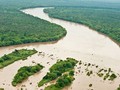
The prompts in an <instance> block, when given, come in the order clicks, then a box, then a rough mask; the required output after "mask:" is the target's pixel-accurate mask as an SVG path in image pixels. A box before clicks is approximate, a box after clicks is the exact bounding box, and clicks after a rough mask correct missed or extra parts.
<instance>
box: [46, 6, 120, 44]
mask: <svg viewBox="0 0 120 90" xmlns="http://www.w3.org/2000/svg"><path fill="white" fill-rule="evenodd" d="M44 12H45V13H47V14H48V15H49V16H50V17H53V18H57V19H62V20H67V21H71V22H75V23H79V24H83V25H86V26H88V27H89V28H91V29H93V30H96V31H98V32H99V33H100V34H103V35H106V36H108V37H109V38H110V39H111V40H113V41H114V42H115V43H117V44H118V45H119V46H120V34H119V32H120V30H119V28H120V27H119V26H120V25H119V23H120V22H119V18H120V17H119V10H116V9H107V8H104V9H103V8H90V7H84V8H83V7H55V8H52V9H45V10H44ZM113 13H114V14H113Z"/></svg>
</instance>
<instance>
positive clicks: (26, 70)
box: [12, 64, 43, 86]
mask: <svg viewBox="0 0 120 90" xmlns="http://www.w3.org/2000/svg"><path fill="white" fill-rule="evenodd" d="M41 69H43V66H42V65H40V64H37V65H35V66H24V67H21V68H20V69H19V70H18V72H17V74H16V75H15V76H14V79H13V81H12V85H13V86H16V85H17V84H19V83H22V81H23V80H25V79H27V78H28V77H29V76H31V75H33V74H35V73H37V72H39V71H40V70H41Z"/></svg>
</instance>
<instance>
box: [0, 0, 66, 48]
mask: <svg viewBox="0 0 120 90" xmlns="http://www.w3.org/2000/svg"><path fill="white" fill-rule="evenodd" d="M42 2H43V1H42ZM43 3H47V1H46V2H43ZM41 4H42V3H41V0H39V1H38V0H36V1H33V0H28V1H25V0H20V1H18V0H4V1H3V0H0V47H2V46H9V45H17V44H23V43H32V42H48V41H56V40H59V39H60V38H62V37H63V36H65V35H66V30H65V29H64V28H62V27H61V26H59V25H56V24H53V23H50V22H48V21H45V20H42V19H39V18H37V17H33V16H31V15H27V14H24V13H23V12H21V11H20V10H21V9H22V8H25V7H31V6H33V7H34V6H38V5H41Z"/></svg>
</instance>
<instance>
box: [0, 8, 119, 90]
mask: <svg viewBox="0 0 120 90" xmlns="http://www.w3.org/2000/svg"><path fill="white" fill-rule="evenodd" d="M43 9H44V8H32V9H25V10H22V12H23V13H26V14H29V15H32V16H34V17H38V18H41V19H44V20H47V21H49V22H51V23H56V24H58V25H61V26H62V27H63V28H65V29H66V30H67V35H66V36H65V37H64V38H62V39H61V40H59V41H57V42H51V43H31V44H23V45H15V46H8V47H1V48H0V56H3V55H4V54H8V53H10V52H12V51H14V50H15V49H23V48H27V49H33V48H35V49H36V50H37V51H39V52H42V54H40V55H39V53H37V54H35V55H32V56H31V57H28V59H27V60H25V61H22V60H20V61H17V62H15V63H13V64H11V65H9V66H7V67H5V68H3V69H0V87H2V88H5V90H21V88H23V90H41V89H44V87H45V86H43V87H41V88H38V87H37V83H38V82H39V81H40V80H41V79H42V78H43V76H44V75H45V74H46V73H47V72H48V70H49V67H51V66H52V65H53V64H54V63H55V62H56V61H57V59H65V58H67V57H72V58H75V59H77V60H82V61H83V62H87V63H92V64H96V65H99V67H101V68H112V70H113V71H115V72H116V73H119V74H120V68H119V65H120V47H119V46H118V45H117V44H116V43H114V42H113V41H112V40H111V39H109V38H108V37H106V36H104V35H101V34H99V33H97V32H96V31H94V30H92V29H90V28H89V27H87V26H84V25H81V24H76V23H73V22H69V21H64V20H59V19H54V18H50V17H49V16H48V15H47V14H45V13H44V12H43ZM33 61H34V62H36V63H40V64H41V65H43V66H45V68H44V69H42V70H41V71H40V72H39V73H37V74H35V75H33V76H31V77H29V78H28V79H27V80H25V81H24V82H23V83H22V84H19V85H18V86H16V87H13V86H12V85H11V81H12V79H13V77H14V75H15V74H16V73H17V70H18V69H19V68H20V67H22V66H29V65H35V63H32V62H33ZM78 67H79V66H78ZM91 69H93V70H96V69H95V68H91ZM75 70H76V71H77V67H76V69H75ZM31 82H32V84H31ZM89 84H93V86H92V87H89ZM119 84H120V78H119V77H118V78H117V79H116V80H115V81H113V82H110V81H103V79H102V78H99V77H97V76H95V75H94V76H91V77H87V76H86V75H85V73H84V72H83V73H80V74H75V80H74V81H73V84H72V85H71V86H70V87H66V88H65V90H91V89H94V90H116V88H117V87H118V86H119Z"/></svg>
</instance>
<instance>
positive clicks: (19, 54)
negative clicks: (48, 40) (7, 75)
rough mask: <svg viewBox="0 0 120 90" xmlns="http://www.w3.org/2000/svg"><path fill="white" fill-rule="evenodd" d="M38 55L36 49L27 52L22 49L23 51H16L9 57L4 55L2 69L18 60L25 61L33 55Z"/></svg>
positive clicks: (0, 60)
mask: <svg viewBox="0 0 120 90" xmlns="http://www.w3.org/2000/svg"><path fill="white" fill-rule="evenodd" d="M35 53H37V51H36V50H35V49H33V50H27V49H21V50H15V51H13V52H12V53H10V54H8V55H6V54H5V55H4V56H2V57H1V58H0V69H1V68H3V67H5V66H7V65H9V64H12V63H14V62H15V61H18V60H21V59H22V60H25V59H27V57H28V56H31V55H33V54H35Z"/></svg>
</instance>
